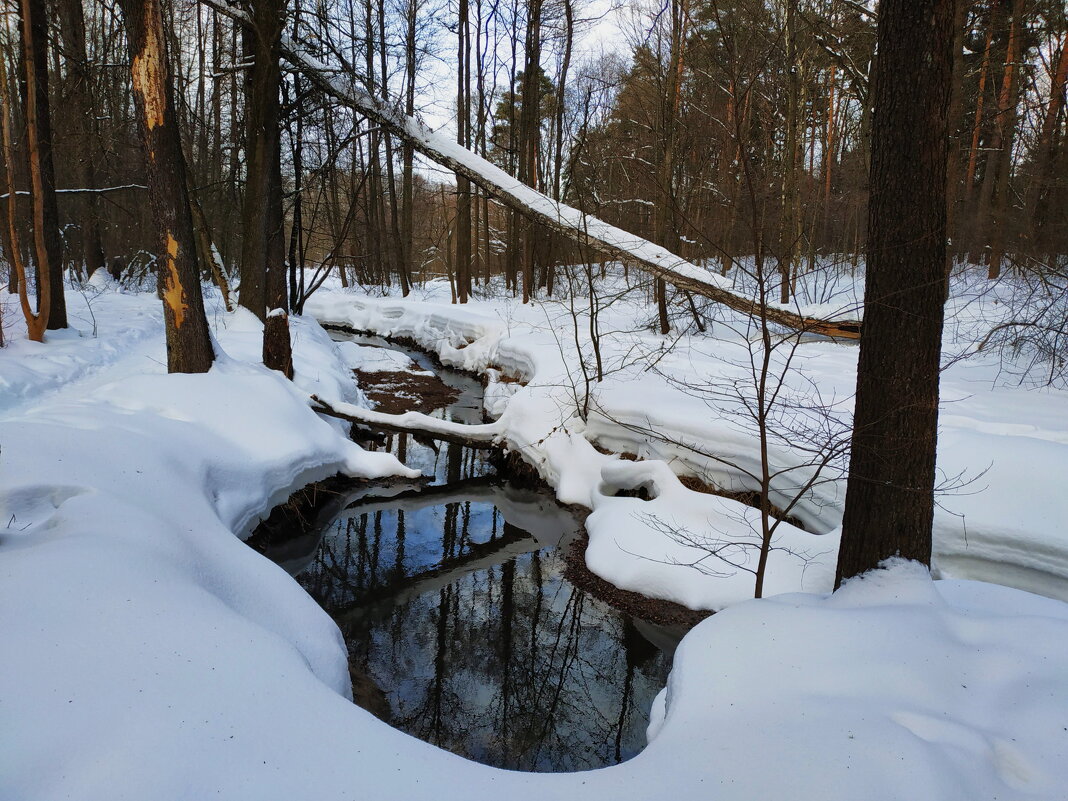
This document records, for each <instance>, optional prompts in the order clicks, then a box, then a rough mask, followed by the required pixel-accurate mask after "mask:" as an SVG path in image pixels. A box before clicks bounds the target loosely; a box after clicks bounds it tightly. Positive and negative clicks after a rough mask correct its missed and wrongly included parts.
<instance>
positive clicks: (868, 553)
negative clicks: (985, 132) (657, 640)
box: [835, 0, 954, 585]
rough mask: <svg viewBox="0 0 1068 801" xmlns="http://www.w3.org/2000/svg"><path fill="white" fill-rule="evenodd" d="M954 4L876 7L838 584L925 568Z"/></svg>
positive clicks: (920, 0)
mask: <svg viewBox="0 0 1068 801" xmlns="http://www.w3.org/2000/svg"><path fill="white" fill-rule="evenodd" d="M953 5H954V3H953V0H883V2H882V3H881V4H880V6H879V23H878V48H879V58H878V61H877V63H876V66H875V73H874V77H873V80H872V98H873V103H874V109H875V111H874V115H875V116H874V120H873V127H872V161H871V199H870V200H869V209H868V262H867V280H866V282H865V289H864V327H863V330H862V333H861V339H860V355H859V362H858V365H857V394H856V411H855V414H854V422H853V440H852V455H851V459H850V465H849V480H848V484H847V488H846V502H845V515H844V518H843V521H842V542H841V548H840V551H839V554H838V572H837V577H836V581H835V583H836V585H837V584H838V583H840V582H841V581H842V580H843V579H846V578H849V577H851V576H855V575H857V574H858V573H862V572H864V571H865V570H869V569H871V568H874V567H876V566H877V565H878V563H879V562H880V561H881V560H883V559H885V558H887V557H890V556H894V555H895V554H897V555H900V556H903V557H905V558H906V559H915V560H918V561H921V562H923V563H925V564H930V559H931V525H932V522H933V518H934V482H935V452H936V443H937V435H938V377H939V359H940V357H941V350H942V348H941V344H942V322H943V313H944V309H943V304H944V299H945V294H946V293H945V287H946V270H945V263H946V154H947V120H946V111H947V107H948V105H949V95H950V84H951V80H952V74H953V53H952V50H953Z"/></svg>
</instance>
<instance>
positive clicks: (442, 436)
mask: <svg viewBox="0 0 1068 801" xmlns="http://www.w3.org/2000/svg"><path fill="white" fill-rule="evenodd" d="M311 399H312V408H313V409H314V410H315V411H317V412H319V413H320V414H325V415H328V416H330V417H337V418H338V419H340V420H348V421H349V422H352V423H357V424H358V425H362V426H366V427H367V428H370V429H372V430H373V431H388V432H390V433H396V434H412V435H414V436H422V437H428V438H430V439H438V440H442V441H443V442H453V443H456V444H457V445H463V446H465V447H468V448H475V449H488V448H495V447H497V445H498V439H499V437H500V436H501V428H500V426H499V425H497V424H496V423H487V424H484V425H465V424H464V423H454V422H452V421H451V420H441V419H439V418H437V417H431V416H430V415H426V414H422V413H421V412H405V413H404V414H386V413H384V412H375V411H371V410H370V409H364V408H362V407H360V406H356V405H354V404H351V403H328V402H327V401H324V400H323V399H322V398H320V397H319V396H318V395H312V396H311Z"/></svg>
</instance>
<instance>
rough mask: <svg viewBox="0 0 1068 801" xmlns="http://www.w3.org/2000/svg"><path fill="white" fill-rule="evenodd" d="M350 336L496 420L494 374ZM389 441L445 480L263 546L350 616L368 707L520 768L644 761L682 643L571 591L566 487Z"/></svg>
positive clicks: (378, 494)
mask: <svg viewBox="0 0 1068 801" xmlns="http://www.w3.org/2000/svg"><path fill="white" fill-rule="evenodd" d="M334 336H335V339H343V338H344V339H348V340H349V341H354V342H356V344H359V345H362V346H364V347H382V348H388V349H390V350H394V351H399V352H401V353H403V354H405V355H407V356H409V357H410V358H411V359H412V360H413V361H414V362H415V364H416V365H417V366H418V369H421V370H432V371H433V372H434V373H435V374H436V375H437V376H438V378H440V379H441V380H442V381H443V382H445V383H446V384H447V385H448V386H450V387H452V388H453V390H455V392H454V394H455V397H456V399H455V400H454V401H453V402H452V403H450V404H449V405H448V406H446V407H443V408H439V409H437V410H435V412H434V413H435V414H437V415H438V416H444V417H447V418H448V419H452V420H456V421H459V422H467V423H477V422H481V421H482V396H481V392H482V388H481V385H480V384H479V382H478V381H477V380H476V379H474V378H472V377H470V376H468V375H465V374H462V373H458V372H455V371H451V370H448V369H444V368H441V367H440V366H437V365H435V364H434V363H433V362H432V360H430V359H429V357H427V356H425V355H424V354H422V353H419V352H418V351H414V350H409V349H406V348H404V347H401V346H398V345H396V344H392V343H389V342H386V341H385V340H378V339H377V338H369V337H354V336H349V335H344V334H340V333H336V332H335V334H334ZM381 447H387V448H389V449H391V450H392V452H393V453H398V454H399V455H400V456H402V457H403V458H404V460H405V461H406V463H407V464H409V465H410V466H413V467H418V468H420V469H421V470H423V472H424V474H425V475H428V476H431V475H432V476H433V477H434V478H433V482H432V483H430V484H429V485H427V484H422V483H416V482H409V481H404V480H400V481H397V482H394V483H392V484H389V485H387V486H362V487H359V488H356V489H354V490H353V491H351V492H350V493H349V494H347V495H345V496H344V497H343V498H342V499H340V500H339V502H337V503H335V504H333V506H332V508H333V509H334V510H335V511H334V512H333V513H331V514H330V515H329V516H328V517H327V518H326V519H325V520H322V519H321V520H320V521H318V522H317V523H315V524H312V525H309V526H306V527H304V528H302V529H301V530H299V531H293V532H292V536H284V537H278V536H275V537H273V538H272V539H271V541H270V542H269V543H267V544H266V545H265V546H262V547H261V549H262V550H263V551H264V552H265V553H266V555H267V556H269V557H270V558H272V559H274V560H275V561H276V562H278V563H279V564H281V565H282V566H283V567H284V568H285V569H286V570H288V571H289V572H290V573H291V574H293V575H294V576H295V577H296V578H297V580H298V581H299V582H300V584H301V585H302V586H303V587H304V588H305V589H306V590H307V591H308V593H309V594H311V595H312V597H313V598H315V599H316V601H318V603H319V604H320V605H321V606H322V607H323V608H324V609H325V610H326V611H327V612H328V613H330V615H331V616H332V617H333V618H334V620H335V621H336V622H337V624H338V626H339V628H340V629H341V632H342V634H343V635H344V638H345V642H346V643H347V646H348V651H349V665H350V671H351V672H352V675H353V692H354V696H355V700H356V702H357V703H358V704H360V705H361V706H363V707H364V708H366V709H368V710H369V711H370V712H372V713H373V714H375V715H377V716H378V717H380V718H382V719H383V720H385V721H387V722H388V723H390V724H391V725H393V726H394V727H396V728H398V729H401V730H402V731H405V732H407V733H409V734H411V735H413V736H415V737H418V738H419V739H421V740H424V741H425V742H428V743H432V744H434V745H437V746H439V747H441V748H445V749H447V750H449V751H451V752H453V753H456V754H459V755H461V756H464V757H467V758H469V759H473V760H476V761H478V762H481V763H484V764H487V765H493V766H497V767H502V768H509V769H515V770H524V771H551V772H560V771H575V770H588V769H593V768H598V767H603V766H606V765H612V764H616V763H618V762H621V761H623V760H626V759H629V758H630V757H633V756H634V755H635V754H637V753H638V752H639V751H641V750H642V749H643V748H644V747H645V744H646V736H645V730H646V727H647V726H648V722H649V709H650V707H651V705H652V701H653V698H654V697H655V695H656V694H657V692H659V691H660V689H661V688H662V687H663V686H664V684H665V682H666V680H667V674H668V671H669V669H670V667H671V656H672V653H673V651H674V647H675V645H676V644H677V642H678V639H679V637H680V636H681V632H680V631H676V630H670V629H666V628H663V627H658V626H655V625H653V624H651V623H646V622H644V621H641V620H638V619H636V618H633V617H630V616H628V615H626V614H624V613H622V612H620V611H619V610H617V609H615V608H613V607H612V606H610V605H609V604H607V603H605V602H603V601H601V600H599V599H597V598H595V597H593V596H591V595H590V594H589V593H587V592H584V591H583V590H580V589H579V588H577V587H575V586H574V585H572V584H571V583H570V582H569V581H568V580H567V578H566V577H565V559H564V554H565V553H566V550H565V549H567V548H568V547H569V545H570V543H571V542H572V540H573V539H574V537H575V536H576V535H577V534H578V533H579V532H580V531H581V527H582V524H581V521H580V520H579V519H577V518H576V517H575V515H574V514H572V512H571V511H569V510H568V509H566V508H565V507H563V506H561V505H559V504H558V503H556V501H555V499H554V498H553V496H552V494H551V493H549V492H546V491H542V490H532V489H529V488H522V487H519V486H516V485H513V484H511V483H509V482H508V481H507V480H505V479H503V478H501V477H499V476H497V475H496V474H495V471H494V468H493V467H492V466H491V465H490V464H489V463H488V462H487V461H486V457H485V455H484V453H481V452H474V451H469V450H467V449H464V448H462V447H460V446H457V445H445V444H436V443H432V442H414V441H410V438H409V437H407V435H404V436H394V437H390V438H388V440H386V441H385V442H382V443H381ZM338 509H340V511H336V510H338Z"/></svg>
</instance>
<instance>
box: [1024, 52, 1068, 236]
mask: <svg viewBox="0 0 1068 801" xmlns="http://www.w3.org/2000/svg"><path fill="white" fill-rule="evenodd" d="M1066 91H1068V36H1065V37H1064V38H1063V39H1062V40H1061V54H1060V57H1059V58H1058V59H1057V67H1056V69H1055V70H1054V72H1053V77H1052V78H1051V79H1050V95H1049V105H1047V106H1046V113H1045V114H1044V115H1043V117H1042V129H1041V131H1040V132H1039V136H1038V142H1036V143H1035V154H1034V166H1033V175H1032V177H1031V182H1030V184H1028V187H1027V196H1026V198H1025V200H1024V212H1025V213H1026V214H1027V219H1028V233H1027V238H1028V241H1029V243H1030V246H1031V248H1032V251H1033V255H1038V254H1039V253H1042V252H1044V251H1045V250H1046V249H1047V248H1046V243H1045V242H1040V241H1039V237H1040V234H1039V232H1040V229H1041V226H1042V224H1043V222H1044V221H1045V217H1046V213H1047V209H1046V205H1047V204H1045V203H1043V196H1044V195H1045V193H1046V192H1047V191H1048V189H1049V187H1051V186H1052V185H1053V184H1054V183H1055V182H1056V181H1055V178H1054V177H1053V176H1054V175H1055V172H1054V170H1053V169H1052V167H1053V160H1054V156H1055V155H1056V151H1057V148H1056V138H1055V137H1054V131H1055V130H1056V128H1057V121H1058V120H1059V119H1060V117H1061V112H1062V111H1063V110H1064V102H1065V92H1066ZM1062 179H1063V176H1062ZM1051 254H1052V249H1051Z"/></svg>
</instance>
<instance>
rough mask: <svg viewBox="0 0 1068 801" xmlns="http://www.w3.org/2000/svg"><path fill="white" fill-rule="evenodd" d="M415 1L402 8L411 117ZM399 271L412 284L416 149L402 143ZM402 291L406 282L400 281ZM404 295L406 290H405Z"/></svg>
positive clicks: (406, 107) (406, 105)
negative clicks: (403, 12)
mask: <svg viewBox="0 0 1068 801" xmlns="http://www.w3.org/2000/svg"><path fill="white" fill-rule="evenodd" d="M418 10H419V4H418V0H408V4H407V6H406V7H405V9H404V11H405V23H406V31H405V37H404V113H405V114H407V115H408V116H409V117H411V116H412V115H413V114H415V65H416V49H415V48H416V44H417V39H416V23H417V21H418V19H417V18H418ZM401 148H402V149H401V162H402V167H401V170H402V177H401V182H402V183H401V237H400V239H401V253H400V261H401V269H402V270H403V271H404V275H405V276H407V277H408V281H407V284H408V285H410V284H411V278H410V276H411V273H412V270H413V268H414V267H415V263H414V260H415V214H414V209H413V208H412V206H413V204H414V203H415V173H414V162H415V159H414V156H415V150H414V149H413V148H412V144H411V142H408V141H405V142H404V143H403V144H402V146H401ZM401 286H402V288H404V287H405V283H403V282H402V284H401ZM405 294H408V293H407V290H405Z"/></svg>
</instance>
